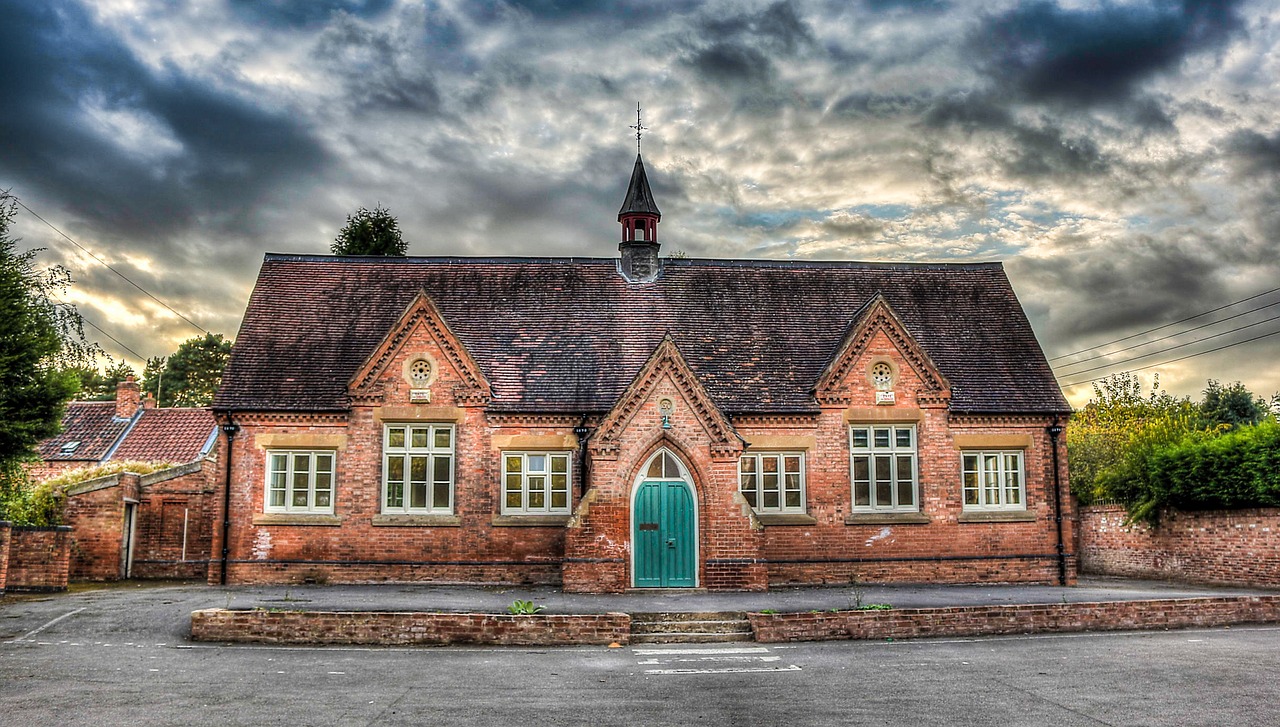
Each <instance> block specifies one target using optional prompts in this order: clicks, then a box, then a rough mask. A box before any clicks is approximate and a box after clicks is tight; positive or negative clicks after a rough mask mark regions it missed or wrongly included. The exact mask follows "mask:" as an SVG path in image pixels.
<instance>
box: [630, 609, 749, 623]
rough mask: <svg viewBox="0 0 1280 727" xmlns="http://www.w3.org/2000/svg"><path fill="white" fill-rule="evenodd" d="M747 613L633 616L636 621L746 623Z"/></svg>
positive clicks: (682, 612) (699, 612) (639, 614)
mask: <svg viewBox="0 0 1280 727" xmlns="http://www.w3.org/2000/svg"><path fill="white" fill-rule="evenodd" d="M746 618H747V614H746V612H745V611H653V612H649V613H643V612H642V613H633V614H631V621H632V623H634V622H636V621H745V620H746Z"/></svg>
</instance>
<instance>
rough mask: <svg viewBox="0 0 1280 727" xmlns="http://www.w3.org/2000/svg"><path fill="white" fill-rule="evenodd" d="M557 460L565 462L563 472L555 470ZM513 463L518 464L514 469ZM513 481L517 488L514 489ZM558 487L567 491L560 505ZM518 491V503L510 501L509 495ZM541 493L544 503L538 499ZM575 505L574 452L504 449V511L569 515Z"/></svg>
mask: <svg viewBox="0 0 1280 727" xmlns="http://www.w3.org/2000/svg"><path fill="white" fill-rule="evenodd" d="M539 460H540V461H539ZM556 462H561V463H563V465H564V467H563V469H564V471H563V472H557V471H556V467H555V463H556ZM512 465H517V468H516V469H515V470H514V471H513V470H512ZM539 467H540V469H539ZM512 485H516V487H517V488H518V489H513V487H512ZM557 491H559V492H562V493H563V494H564V504H563V505H561V506H558V507H557V506H555V505H554V504H553V502H554V500H555V495H556V494H557ZM515 493H519V497H520V504H519V505H512V504H511V503H510V502H509V501H508V497H510V496H511V495H512V494H515ZM538 494H541V495H542V497H541V500H542V504H541V505H538V504H536V502H535V501H536V500H537V499H538V498H536V497H535V496H536V495H538ZM572 506H573V452H567V451H559V452H555V451H547V452H526V451H512V452H503V453H502V514H503V515H568V514H569V513H570V508H571V507H572Z"/></svg>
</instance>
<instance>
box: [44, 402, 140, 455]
mask: <svg viewBox="0 0 1280 727" xmlns="http://www.w3.org/2000/svg"><path fill="white" fill-rule="evenodd" d="M128 427H129V420H128V419H117V418H116V403H115V402H114V401H73V402H71V403H69V404H67V411H66V413H65V414H63V415H62V433H61V434H59V435H58V436H56V437H50V438H49V439H46V440H44V441H43V442H41V443H40V444H39V446H38V447H37V450H38V451H39V452H40V459H42V460H44V461H46V462H68V461H88V462H97V461H99V460H101V459H102V458H103V456H105V455H106V454H107V452H108V451H109V450H110V449H111V445H113V444H115V443H116V440H117V439H119V438H120V435H121V434H123V433H124V430H125V429H127V428H128ZM72 442H79V444H78V445H75V446H74V447H72V446H71V443H72Z"/></svg>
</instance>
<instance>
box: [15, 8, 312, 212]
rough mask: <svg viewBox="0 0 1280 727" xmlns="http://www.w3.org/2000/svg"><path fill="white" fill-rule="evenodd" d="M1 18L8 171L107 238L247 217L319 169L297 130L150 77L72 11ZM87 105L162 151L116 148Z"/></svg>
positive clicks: (177, 81)
mask: <svg viewBox="0 0 1280 727" xmlns="http://www.w3.org/2000/svg"><path fill="white" fill-rule="evenodd" d="M0 16H2V17H4V18H5V19H6V22H5V23H3V24H0V67H3V68H4V69H5V73H3V74H0V97H2V98H4V99H5V103H4V104H3V106H0V138H3V139H4V144H5V156H6V159H5V166H6V168H7V170H8V171H9V172H10V173H11V174H13V175H14V176H15V177H16V180H15V181H20V182H23V183H25V184H26V185H30V186H31V187H37V188H39V189H40V190H41V191H43V192H46V193H48V194H51V195H53V196H55V197H58V198H61V199H64V200H65V201H66V204H67V205H68V206H69V207H71V208H72V209H75V210H77V211H78V212H80V213H82V214H84V215H86V216H88V217H90V218H93V219H97V220H100V221H101V222H103V223H104V224H105V225H106V226H107V227H108V229H112V230H116V231H120V232H125V233H138V234H142V233H143V232H144V231H145V233H146V234H164V233H165V232H166V231H171V230H173V229H174V228H177V227H181V226H182V225H185V224H188V223H189V222H190V221H191V220H192V219H193V218H195V217H196V216H197V215H200V214H202V213H204V212H206V211H207V210H209V209H218V210H221V211H222V212H224V213H226V212H229V211H234V210H237V209H244V208H247V207H248V206H250V205H252V204H254V203H256V202H259V201H261V199H262V197H263V196H264V195H265V194H267V193H268V191H269V190H270V189H271V188H272V187H273V186H275V185H276V184H278V183H279V182H280V180H281V179H283V178H288V177H292V176H293V175H297V174H302V173H306V172H309V171H313V170H315V169H316V168H317V167H319V166H320V165H321V164H322V163H323V161H324V153H323V152H322V150H321V149H320V147H319V146H318V145H317V143H316V142H315V141H314V140H313V139H312V138H311V136H310V134H309V133H308V130H307V129H306V128H305V126H303V125H302V124H300V123H299V122H297V121H295V120H293V119H291V118H289V117H288V116H287V115H286V114H284V113H281V112H275V111H270V110H264V109H262V108H259V107H257V106H255V105H254V104H252V103H251V102H249V101H246V100H243V99H241V98H238V97H236V96H233V95H230V94H229V93H227V92H224V91H221V90H216V89H214V88H211V87H210V86H208V85H205V84H204V83H203V82H200V81H197V80H195V79H193V78H190V77H187V76H185V75H183V74H182V73H180V72H178V71H176V70H173V69H167V70H165V71H163V72H155V71H152V70H151V69H148V68H147V67H145V66H143V65H142V64H141V63H140V62H139V61H138V60H137V59H136V58H135V57H134V56H133V55H132V53H130V52H129V50H128V49H127V48H125V47H124V46H123V45H122V44H121V43H120V42H118V40H117V39H115V38H114V37H112V36H110V35H109V34H107V33H105V32H104V31H103V30H102V29H101V28H99V27H97V26H96V25H94V24H93V23H92V22H91V21H90V20H89V19H88V18H87V17H86V16H85V15H84V14H83V13H82V12H81V10H80V9H79V8H78V7H75V6H65V7H62V6H60V7H56V8H55V7H50V6H46V5H42V4H36V5H32V4H30V3H24V2H20V1H19V2H0ZM90 104H92V105H95V106H96V107H97V108H98V109H100V110H101V111H102V112H103V113H107V114H111V113H118V114H123V115H126V116H127V117H128V118H130V119H135V120H138V121H139V122H140V123H145V124H149V125H151V126H153V127H158V128H159V129H161V130H162V131H163V134H164V136H165V137H167V142H166V141H164V140H152V139H148V140H146V141H145V142H142V143H141V148H139V145H138V144H135V145H134V146H132V147H131V146H130V145H128V144H126V143H122V140H121V138H120V136H121V135H120V134H119V133H113V130H112V129H110V128H103V127H102V124H101V123H98V122H95V120H94V119H93V112H92V111H90V110H89V109H88V108H87V105H90ZM166 144H167V147H169V148H165V147H166ZM15 191H16V192H17V193H19V194H22V193H23V192H24V189H23V188H22V187H21V186H19V187H18V188H17V189H15ZM230 217H233V218H234V214H232V215H230Z"/></svg>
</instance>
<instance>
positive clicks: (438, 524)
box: [372, 515, 462, 528]
mask: <svg viewBox="0 0 1280 727" xmlns="http://www.w3.org/2000/svg"><path fill="white" fill-rule="evenodd" d="M372 525H373V526H374V527H375V528H458V527H462V518H460V517H458V516H457V515H374V516H373V521H372Z"/></svg>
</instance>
